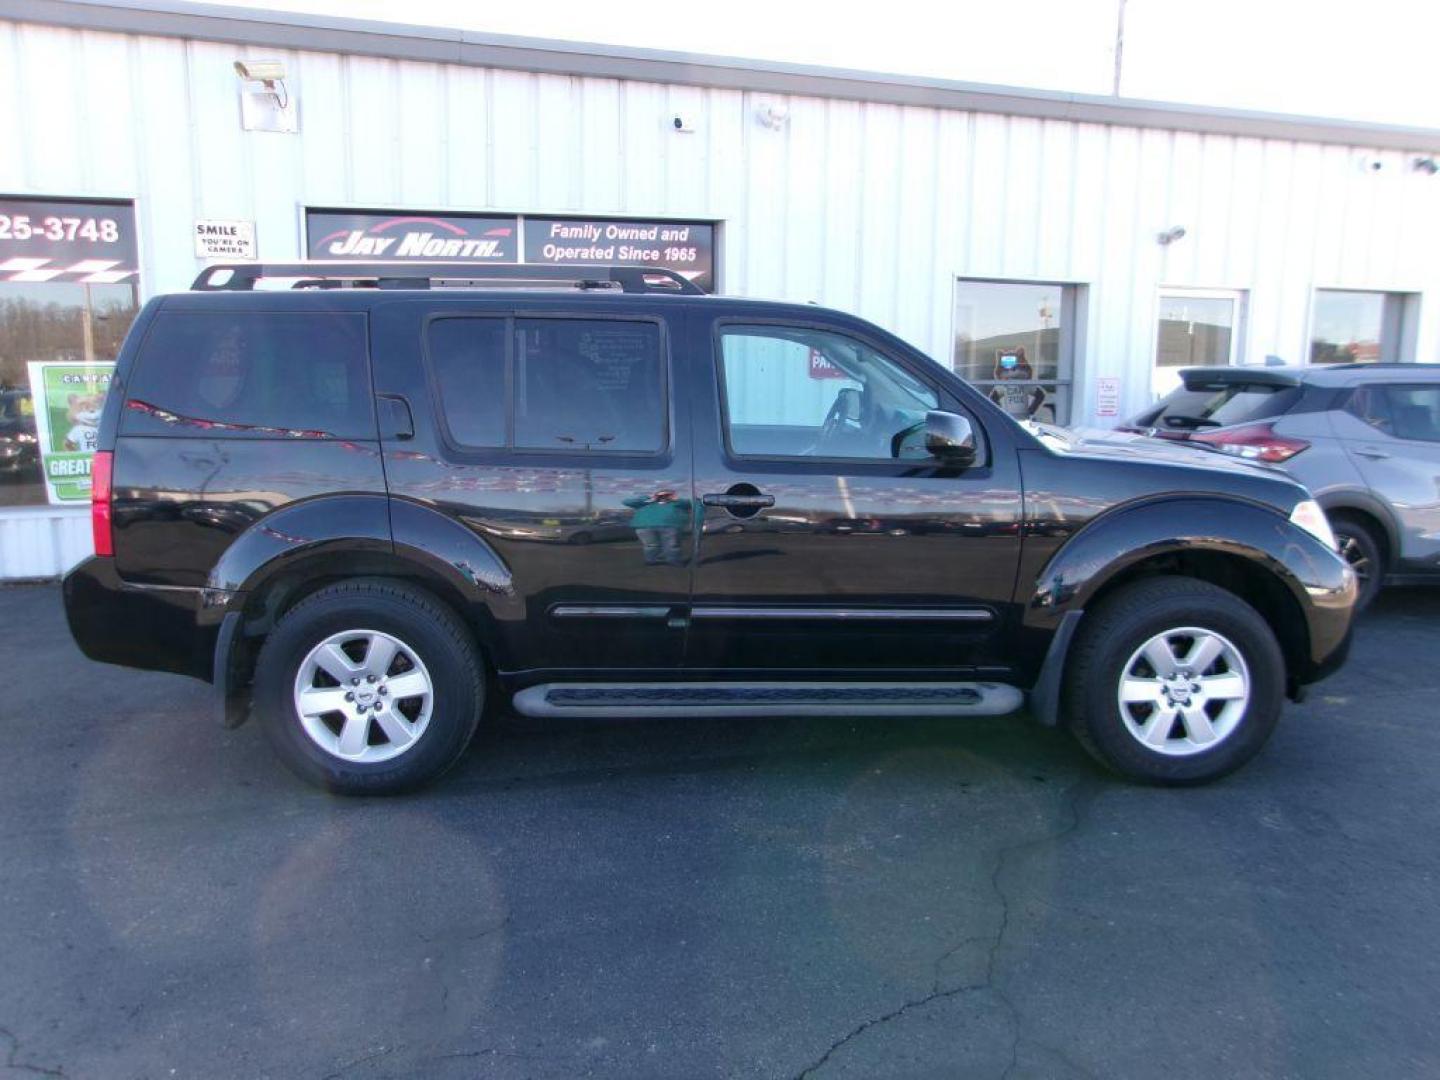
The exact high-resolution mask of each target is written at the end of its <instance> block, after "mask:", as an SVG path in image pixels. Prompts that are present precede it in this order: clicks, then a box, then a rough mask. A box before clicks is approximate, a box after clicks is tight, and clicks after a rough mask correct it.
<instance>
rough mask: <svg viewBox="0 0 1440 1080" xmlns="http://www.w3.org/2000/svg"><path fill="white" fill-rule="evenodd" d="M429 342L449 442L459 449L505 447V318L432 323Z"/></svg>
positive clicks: (444, 320)
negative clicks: (459, 445) (461, 447)
mask: <svg viewBox="0 0 1440 1080" xmlns="http://www.w3.org/2000/svg"><path fill="white" fill-rule="evenodd" d="M428 344H429V355H430V370H431V374H432V375H433V377H434V379H435V385H436V389H437V390H438V391H439V394H440V410H441V412H442V413H443V414H444V417H445V424H446V426H447V427H448V428H449V429H450V436H451V438H453V439H454V440H455V441H456V442H457V443H460V444H461V445H462V446H497V447H498V446H504V445H505V320H504V319H436V320H435V321H434V322H432V323H431V324H430V331H429V342H428Z"/></svg>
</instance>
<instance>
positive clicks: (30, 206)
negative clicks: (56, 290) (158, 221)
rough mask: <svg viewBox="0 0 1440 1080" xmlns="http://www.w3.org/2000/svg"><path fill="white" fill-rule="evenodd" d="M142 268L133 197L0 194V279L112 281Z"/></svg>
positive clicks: (126, 277)
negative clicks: (97, 198) (95, 198)
mask: <svg viewBox="0 0 1440 1080" xmlns="http://www.w3.org/2000/svg"><path fill="white" fill-rule="evenodd" d="M139 272H140V254H139V248H138V247H137V245H136V243H135V210H134V207H132V206H131V204H130V203H128V202H109V201H106V202H98V201H91V200H78V199H29V198H16V197H11V196H0V281H79V282H84V283H86V284H110V283H114V282H118V281H126V280H128V279H129V278H131V277H132V276H134V275H135V274H137V273H139Z"/></svg>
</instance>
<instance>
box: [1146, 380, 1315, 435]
mask: <svg viewBox="0 0 1440 1080" xmlns="http://www.w3.org/2000/svg"><path fill="white" fill-rule="evenodd" d="M1300 394H1301V389H1300V387H1298V386H1277V385H1275V384H1274V383H1261V382H1254V383H1246V382H1231V381H1228V380H1225V381H1221V380H1217V381H1215V382H1211V383H1203V382H1201V383H1187V384H1185V385H1184V386H1182V387H1180V388H1179V389H1178V390H1174V391H1172V392H1171V393H1170V394H1169V395H1167V396H1166V397H1165V399H1164V400H1163V401H1161V403H1160V407H1159V408H1158V409H1155V410H1152V411H1151V412H1150V413H1148V414H1147V416H1146V418H1145V419H1144V420H1142V421H1141V422H1142V423H1143V424H1145V425H1146V426H1147V427H1155V428H1159V429H1160V430H1162V431H1198V430H1204V429H1207V428H1216V427H1229V426H1230V425H1232V424H1248V423H1253V422H1255V421H1257V420H1268V419H1270V418H1271V417H1275V416H1282V415H1284V414H1285V413H1287V412H1289V411H1290V409H1291V407H1292V406H1294V404H1295V403H1296V402H1297V401H1299V400H1300Z"/></svg>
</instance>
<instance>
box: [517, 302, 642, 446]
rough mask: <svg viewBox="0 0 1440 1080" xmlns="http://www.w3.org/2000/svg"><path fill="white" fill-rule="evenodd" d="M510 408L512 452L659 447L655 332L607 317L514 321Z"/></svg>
mask: <svg viewBox="0 0 1440 1080" xmlns="http://www.w3.org/2000/svg"><path fill="white" fill-rule="evenodd" d="M513 405H514V414H515V446H516V448H517V449H526V450H590V451H594V450H600V451H607V450H608V451H612V452H625V453H654V452H656V451H658V450H660V449H662V448H663V447H664V445H665V388H664V380H663V378H662V368H661V363H660V328H659V327H658V326H656V325H655V324H654V323H644V322H622V321H618V320H608V319H606V320H599V319H596V320H590V319H516V320H515V379H514V402H513Z"/></svg>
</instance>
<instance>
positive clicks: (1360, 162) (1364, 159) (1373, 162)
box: [1355, 154, 1385, 173]
mask: <svg viewBox="0 0 1440 1080" xmlns="http://www.w3.org/2000/svg"><path fill="white" fill-rule="evenodd" d="M1355 164H1356V166H1357V167H1358V168H1359V169H1360V171H1361V172H1364V173H1378V172H1382V171H1384V169H1385V159H1384V158H1382V157H1379V156H1377V155H1375V154H1361V155H1360V156H1359V157H1358V158H1356V159H1355Z"/></svg>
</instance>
